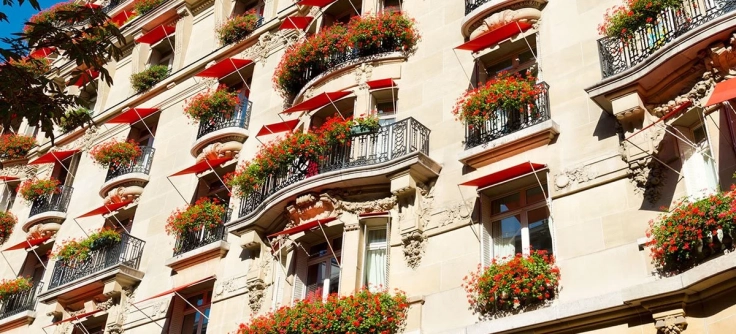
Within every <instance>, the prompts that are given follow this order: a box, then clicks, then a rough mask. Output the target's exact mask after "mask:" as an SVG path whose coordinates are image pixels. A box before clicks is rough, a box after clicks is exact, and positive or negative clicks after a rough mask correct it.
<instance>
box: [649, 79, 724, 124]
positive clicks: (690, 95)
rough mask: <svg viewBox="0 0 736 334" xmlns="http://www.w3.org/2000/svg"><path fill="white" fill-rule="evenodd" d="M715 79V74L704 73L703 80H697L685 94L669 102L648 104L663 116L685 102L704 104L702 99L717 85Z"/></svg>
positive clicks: (657, 114)
mask: <svg viewBox="0 0 736 334" xmlns="http://www.w3.org/2000/svg"><path fill="white" fill-rule="evenodd" d="M715 84H716V82H715V80H713V74H711V73H710V72H705V73H703V75H702V77H701V80H699V81H698V82H696V83H695V84H694V85H693V87H692V88H691V89H690V90H689V91H688V92H687V93H685V94H682V95H679V96H676V97H675V98H674V99H672V100H670V101H669V102H667V103H664V104H661V105H657V106H652V105H650V106H647V108H648V109H649V110H651V113H652V114H653V115H654V116H657V117H662V116H664V115H666V114H667V113H668V112H670V111H672V110H674V109H676V108H678V107H679V106H681V105H682V104H683V103H686V102H688V101H689V102H692V103H693V106H702V102H703V101H701V100H702V99H703V98H705V97H706V96H709V95H710V91H711V90H712V89H713V87H715Z"/></svg>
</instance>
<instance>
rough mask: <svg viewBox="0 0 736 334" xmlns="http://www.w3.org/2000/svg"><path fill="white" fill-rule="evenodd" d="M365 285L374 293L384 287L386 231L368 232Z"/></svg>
mask: <svg viewBox="0 0 736 334" xmlns="http://www.w3.org/2000/svg"><path fill="white" fill-rule="evenodd" d="M367 239H368V240H367V249H366V253H365V285H366V286H367V287H368V288H369V289H371V290H373V291H375V290H377V289H379V288H381V287H383V288H385V287H386V230H385V229H380V230H368V237H367Z"/></svg>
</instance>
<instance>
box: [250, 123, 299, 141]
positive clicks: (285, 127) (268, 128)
mask: <svg viewBox="0 0 736 334" xmlns="http://www.w3.org/2000/svg"><path fill="white" fill-rule="evenodd" d="M297 124H299V120H298V119H294V120H291V121H286V122H281V123H274V124H268V125H264V126H263V127H261V130H259V131H258V134H256V137H260V136H265V135H271V134H275V133H281V132H287V131H294V129H295V128H296V126H297Z"/></svg>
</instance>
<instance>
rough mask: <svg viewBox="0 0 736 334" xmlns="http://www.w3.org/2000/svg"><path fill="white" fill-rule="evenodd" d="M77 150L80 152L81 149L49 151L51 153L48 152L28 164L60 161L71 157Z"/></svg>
mask: <svg viewBox="0 0 736 334" xmlns="http://www.w3.org/2000/svg"><path fill="white" fill-rule="evenodd" d="M77 152H79V150H71V151H56V152H49V153H46V154H44V155H42V156H40V157H38V159H36V160H33V161H31V162H29V163H28V164H29V165H40V164H50V163H58V162H59V161H64V159H66V158H68V157H71V156H72V155H74V154H75V153H77Z"/></svg>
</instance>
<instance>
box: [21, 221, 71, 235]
mask: <svg viewBox="0 0 736 334" xmlns="http://www.w3.org/2000/svg"><path fill="white" fill-rule="evenodd" d="M62 222H63V220H59V221H54V220H46V221H44V222H43V223H40V224H35V225H33V226H31V227H29V228H28V235H27V236H26V238H28V239H36V238H46V237H52V236H54V235H56V232H59V229H60V228H61V223H62Z"/></svg>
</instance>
